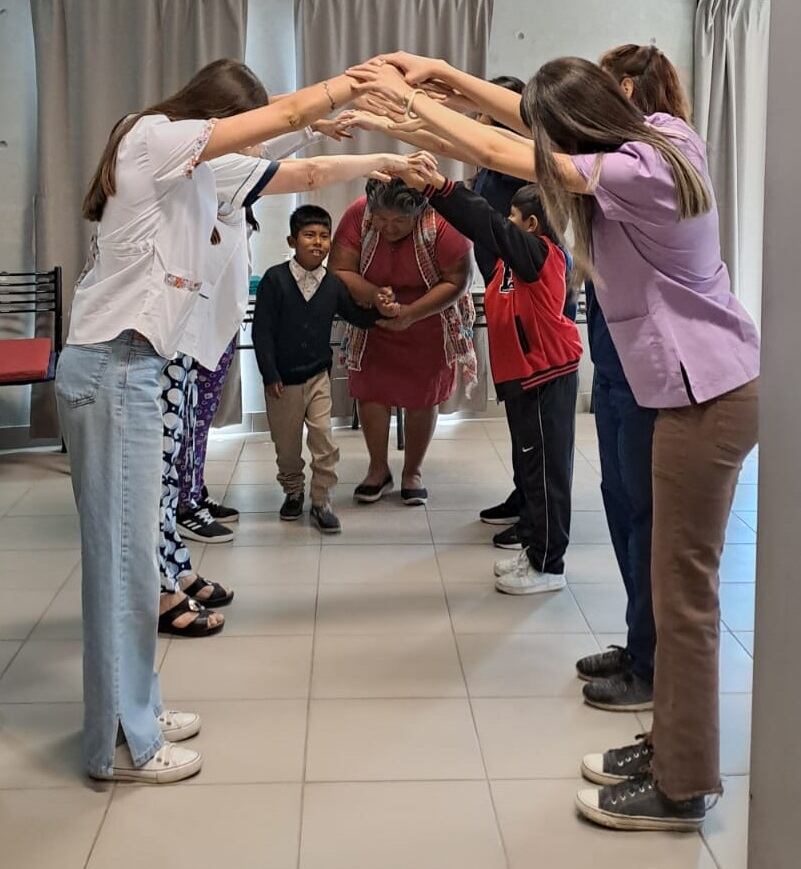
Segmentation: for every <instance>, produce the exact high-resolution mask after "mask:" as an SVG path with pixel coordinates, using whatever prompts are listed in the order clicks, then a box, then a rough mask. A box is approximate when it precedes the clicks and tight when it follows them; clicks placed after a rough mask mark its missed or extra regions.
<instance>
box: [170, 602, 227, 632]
mask: <svg viewBox="0 0 801 869" xmlns="http://www.w3.org/2000/svg"><path fill="white" fill-rule="evenodd" d="M188 612H193V613H196V614H197V618H195V619H194V621H191V622H189V624H188V625H186V627H183V628H177V627H176V626H175V625H174V624H173V622H174V621H175V619H177V618H178V616H181V615H183V614H184V613H188ZM213 615H214V612H213V611H212V610H208V609H206V607H204V606H203V605H202V604H200V603H198V602H197V601H196V600H195V599H194V598H193V597H185V598H184V599H183V600H182V601H181V602H180V603H179V604H177V605H176V606H174V607H173V608H172V609H169V610H167V612H166V613H162V614H161V615H160V616H159V633H160V634H169V635H170V636H171V637H192V638H197V637H213V636H214V634H219V633H220V631H221V630H222V629H223V628H224V627H225V622H221V623H220V624H219V625H216V626H215V627H213V628H210V627H209V619H210V618H211V616H213Z"/></svg>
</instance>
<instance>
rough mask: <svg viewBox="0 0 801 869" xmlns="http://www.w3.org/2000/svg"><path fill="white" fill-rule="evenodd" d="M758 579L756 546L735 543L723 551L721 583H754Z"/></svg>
mask: <svg viewBox="0 0 801 869" xmlns="http://www.w3.org/2000/svg"><path fill="white" fill-rule="evenodd" d="M755 579H756V546H755V545H754V544H747V543H733V544H731V545H728V546H726V547H725V548H724V549H723V556H722V558H721V560H720V581H721V582H754V581H755Z"/></svg>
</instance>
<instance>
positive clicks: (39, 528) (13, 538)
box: [0, 516, 81, 550]
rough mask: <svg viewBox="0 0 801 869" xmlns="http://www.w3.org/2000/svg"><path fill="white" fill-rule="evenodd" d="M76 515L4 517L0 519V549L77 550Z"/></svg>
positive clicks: (77, 530) (78, 544)
mask: <svg viewBox="0 0 801 869" xmlns="http://www.w3.org/2000/svg"><path fill="white" fill-rule="evenodd" d="M80 544H81V538H80V531H79V529H78V517H77V516H6V517H5V518H4V519H0V549H27V550H37V549H78V548H80Z"/></svg>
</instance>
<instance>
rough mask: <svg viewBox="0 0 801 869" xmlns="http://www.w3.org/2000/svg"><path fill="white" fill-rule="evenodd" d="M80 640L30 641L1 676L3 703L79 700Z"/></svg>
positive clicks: (81, 685) (0, 690) (80, 694)
mask: <svg viewBox="0 0 801 869" xmlns="http://www.w3.org/2000/svg"><path fill="white" fill-rule="evenodd" d="M82 660H83V656H82V648H81V643H80V641H77V640H69V641H61V640H58V641H50V640H37V641H34V640H28V642H27V643H25V645H24V646H23V647H22V648H21V649H20V651H19V653H18V654H17V656H16V658H14V660H13V662H12V663H11V666H10V667H9V668H8V669H7V670H6V671H5V673H4V674H3V677H2V678H0V703H67V702H73V703H80V702H81V701H82V700H83V683H82V678H83V677H82V666H81V662H82Z"/></svg>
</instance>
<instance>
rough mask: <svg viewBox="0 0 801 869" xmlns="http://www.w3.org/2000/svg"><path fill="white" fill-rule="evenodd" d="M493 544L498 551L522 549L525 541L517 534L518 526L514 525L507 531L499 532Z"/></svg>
mask: <svg viewBox="0 0 801 869" xmlns="http://www.w3.org/2000/svg"><path fill="white" fill-rule="evenodd" d="M492 542H493V544H494V545H495V546H497V547H498V549H522V548H523V541H522V540H521V539H520V537H519V536H518V534H517V525H512V526H511V527H510V528H507V529H506V530H505V531H500V532H498V533H497V534H496V535H495V536H494V537H493V538H492Z"/></svg>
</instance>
